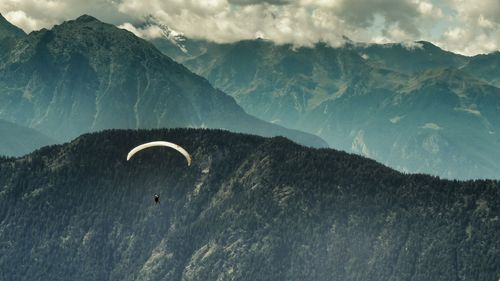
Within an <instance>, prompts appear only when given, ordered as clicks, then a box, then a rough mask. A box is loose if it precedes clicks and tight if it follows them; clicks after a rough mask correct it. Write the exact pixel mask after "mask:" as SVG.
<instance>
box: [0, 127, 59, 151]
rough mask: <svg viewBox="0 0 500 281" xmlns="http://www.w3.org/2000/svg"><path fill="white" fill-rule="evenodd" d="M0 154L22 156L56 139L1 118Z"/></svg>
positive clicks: (52, 142)
mask: <svg viewBox="0 0 500 281" xmlns="http://www.w3.org/2000/svg"><path fill="white" fill-rule="evenodd" d="M0 136H1V137H0V155H5V156H21V155H24V154H27V153H30V152H32V151H33V150H35V149H37V148H40V147H42V146H46V145H50V144H54V143H56V141H55V140H54V139H52V138H50V137H48V136H46V135H44V134H42V133H40V132H38V131H36V130H33V129H30V128H26V127H22V126H19V125H17V124H14V123H11V122H8V121H5V120H1V119H0Z"/></svg>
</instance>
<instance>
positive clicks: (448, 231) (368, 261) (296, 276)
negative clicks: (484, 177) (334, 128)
mask: <svg viewBox="0 0 500 281" xmlns="http://www.w3.org/2000/svg"><path fill="white" fill-rule="evenodd" d="M153 140H168V141H171V142H174V143H177V144H179V145H181V146H183V147H184V148H186V149H187V150H188V151H189V152H190V153H191V154H192V156H193V165H192V166H190V167H188V166H187V165H186V162H185V159H184V158H183V157H182V155H180V154H178V153H177V152H175V151H174V150H172V149H165V148H158V149H150V150H146V151H143V152H141V153H140V154H138V155H136V156H135V157H134V158H133V159H131V160H130V161H128V162H127V161H126V154H127V152H128V151H129V150H130V149H131V148H132V147H134V146H135V145H138V144H140V143H143V142H148V141H153ZM155 193H159V194H160V196H161V203H160V205H155V204H154V202H153V200H152V196H153V194H155ZM499 208H500V182H498V181H466V182H462V181H449V180H440V179H439V178H437V177H431V176H427V175H406V174H402V173H400V172H397V171H394V170H392V169H389V168H387V167H385V166H383V165H381V164H379V163H377V162H375V161H373V160H369V159H367V158H363V157H360V156H356V155H351V154H348V153H345V152H339V151H335V150H332V149H313V148H306V147H303V146H300V145H297V144H295V143H293V142H291V141H289V140H287V139H285V138H282V137H275V138H263V137H257V136H251V135H243V134H235V133H230V132H227V131H221V130H202V129H170V130H167V129H165V130H139V131H136V130H110V131H104V132H100V133H92V134H86V135H82V136H80V137H78V138H77V139H75V140H73V141H72V142H71V143H67V144H63V145H56V146H49V147H44V148H42V149H40V150H37V151H35V152H34V153H32V154H29V155H26V156H24V157H21V158H6V157H4V158H0V280H1V281H17V280H33V281H34V280H183V281H187V280H297V281H299V280H300V281H303V280H412V281H418V280H422V281H424V280H425V281H428V280H498V278H499V277H500V266H499V265H500V236H499V235H498V234H499V233H500V219H499V216H500V209H499Z"/></svg>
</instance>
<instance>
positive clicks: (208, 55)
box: [153, 37, 500, 179]
mask: <svg viewBox="0 0 500 281" xmlns="http://www.w3.org/2000/svg"><path fill="white" fill-rule="evenodd" d="M153 43H154V44H155V45H157V46H158V48H160V49H161V50H162V51H163V52H164V53H165V54H167V55H169V56H172V57H173V58H174V59H176V60H177V61H179V62H181V63H183V64H184V65H186V66H187V67H188V68H190V69H191V70H192V71H194V72H195V73H198V74H199V75H201V76H204V77H206V78H207V79H208V80H209V81H210V82H211V83H212V84H213V85H214V86H215V87H217V88H220V89H222V90H223V91H225V92H226V93H228V94H230V95H232V96H233V97H235V99H236V100H237V102H238V103H239V104H240V105H241V106H242V107H243V108H244V109H245V110H246V111H247V112H249V113H250V114H253V115H255V116H257V117H259V118H262V119H264V120H267V121H269V122H273V123H275V124H280V125H283V126H286V127H290V128H295V129H298V130H302V131H305V132H309V133H313V134H316V135H318V136H320V137H322V138H323V139H325V140H326V141H327V142H328V143H329V144H330V146H331V147H334V148H337V149H342V150H345V151H350V152H355V153H359V154H362V155H365V156H368V157H371V158H373V159H376V160H378V161H380V162H382V163H384V164H386V165H389V166H391V167H394V168H397V169H399V170H401V171H407V172H423V173H430V174H434V175H439V176H442V177H446V178H459V179H467V178H500V161H498V159H500V135H499V134H500V114H499V113H500V89H499V88H498V87H497V86H498V83H499V81H500V80H499V79H500V72H499V71H500V67H498V66H500V56H499V55H498V54H500V53H498V52H497V53H492V54H488V55H479V56H475V57H465V56H462V55H457V54H454V53H451V52H447V51H444V50H442V49H440V48H438V47H437V46H435V45H433V44H431V43H429V42H423V41H421V42H411V43H401V44H384V45H377V44H361V43H355V42H352V41H347V43H346V44H345V45H344V46H342V47H338V48H332V47H329V46H327V45H325V44H322V43H318V44H316V45H315V46H314V47H311V48H306V47H302V48H296V47H293V46H291V45H275V44H273V43H272V42H269V41H266V40H260V39H259V40H250V41H241V42H236V43H231V44H216V43H212V42H204V41H200V40H190V39H189V38H182V37H177V38H169V39H163V40H161V39H156V40H154V41H153ZM179 46H181V47H182V48H179Z"/></svg>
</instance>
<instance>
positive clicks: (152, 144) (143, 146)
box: [127, 141, 191, 166]
mask: <svg viewBox="0 0 500 281" xmlns="http://www.w3.org/2000/svg"><path fill="white" fill-rule="evenodd" d="M155 146H166V147H170V148H173V149H175V150H177V151H179V152H180V153H181V154H182V155H184V157H185V158H186V160H187V162H188V166H191V155H189V153H188V152H187V151H186V150H185V149H184V148H182V147H181V146H179V145H177V144H175V143H171V142H168V141H153V142H148V143H144V144H141V145H139V146H136V147H134V148H133V149H132V150H130V152H129V153H128V154H127V161H128V160H130V158H132V157H133V156H134V154H136V153H137V152H139V151H141V150H143V149H146V148H149V147H155Z"/></svg>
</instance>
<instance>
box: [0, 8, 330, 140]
mask: <svg viewBox="0 0 500 281" xmlns="http://www.w3.org/2000/svg"><path fill="white" fill-rule="evenodd" d="M5 22H6V21H5V20H4V19H2V20H1V21H0V24H1V25H3V26H7V24H6V23H5ZM4 29H6V30H10V31H11V32H13V33H15V30H14V29H12V28H11V27H10V25H9V26H7V28H4ZM12 37H13V36H11V38H12ZM1 58H2V59H1V60H0V118H3V119H5V120H9V121H11V122H15V123H17V124H20V125H22V126H26V127H30V128H34V129H36V130H38V131H40V132H42V133H44V134H47V135H48V136H50V137H53V138H55V139H56V140H57V141H66V140H69V139H72V138H74V137H76V136H78V135H80V134H82V133H85V132H91V131H98V130H103V129H108V128H172V127H197V128H223V129H228V130H232V131H236V132H247V133H252V134H258V135H263V136H276V135H282V136H286V137H288V138H290V139H292V140H294V141H297V142H299V143H301V144H304V145H309V146H315V147H326V146H327V144H326V143H325V142H324V141H323V140H322V139H320V138H319V137H317V136H314V135H312V134H307V133H303V132H299V131H296V130H290V129H286V128H283V127H281V126H279V125H274V124H270V123H267V122H264V121H262V120H260V119H257V118H255V117H253V116H250V115H248V114H246V113H245V112H244V111H243V110H242V109H241V107H239V106H238V105H237V104H236V102H235V101H234V99H233V98H231V97H230V96H228V95H226V94H225V93H223V92H221V91H219V90H216V89H214V88H212V86H211V85H210V84H209V83H208V81H207V80H205V79H204V78H201V77H199V76H197V75H195V74H193V73H191V72H190V71H189V70H187V69H186V68H185V67H184V66H182V65H180V64H178V63H176V62H174V61H173V60H171V59H170V58H168V57H167V56H165V55H164V54H162V53H161V52H160V51H158V50H157V49H156V48H155V47H154V46H153V45H152V44H150V43H148V42H146V41H144V40H142V39H140V38H138V37H136V36H134V35H133V34H132V33H131V32H129V31H126V30H122V29H119V28H117V27H115V26H113V25H110V24H105V23H102V22H100V21H98V20H97V19H95V18H93V17H91V16H87V15H85V16H81V17H79V18H78V19H76V20H71V21H67V22H64V23H63V24H61V25H57V26H55V27H54V28H52V29H51V30H46V29H42V30H40V31H36V32H32V33H30V34H29V35H27V36H22V37H21V38H19V39H18V40H16V41H15V44H14V45H11V47H10V48H9V49H5V50H2V56H1Z"/></svg>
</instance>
